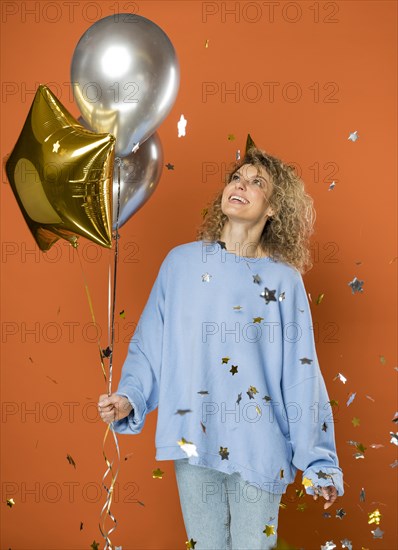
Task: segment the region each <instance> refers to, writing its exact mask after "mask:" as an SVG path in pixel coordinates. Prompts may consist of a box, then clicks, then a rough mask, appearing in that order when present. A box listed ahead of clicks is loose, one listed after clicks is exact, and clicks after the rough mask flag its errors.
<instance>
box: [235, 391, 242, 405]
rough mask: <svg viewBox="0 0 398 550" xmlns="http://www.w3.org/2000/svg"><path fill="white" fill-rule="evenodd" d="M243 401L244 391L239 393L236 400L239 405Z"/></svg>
mask: <svg viewBox="0 0 398 550" xmlns="http://www.w3.org/2000/svg"><path fill="white" fill-rule="evenodd" d="M241 401H242V393H239V394H238V399H237V400H236V403H237V405H239V403H240V402H241Z"/></svg>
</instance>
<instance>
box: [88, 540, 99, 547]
mask: <svg viewBox="0 0 398 550" xmlns="http://www.w3.org/2000/svg"><path fill="white" fill-rule="evenodd" d="M98 547H99V542H95V539H94V540H93V542H92V544H91V545H90V548H91V549H92V550H98Z"/></svg>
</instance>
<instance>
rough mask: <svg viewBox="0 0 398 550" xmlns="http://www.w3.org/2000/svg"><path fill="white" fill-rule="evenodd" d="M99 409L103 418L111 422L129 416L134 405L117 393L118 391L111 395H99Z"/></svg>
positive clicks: (108, 422)
mask: <svg viewBox="0 0 398 550" xmlns="http://www.w3.org/2000/svg"><path fill="white" fill-rule="evenodd" d="M98 410H99V414H100V417H101V418H102V420H103V421H104V422H106V423H107V424H110V423H111V422H114V421H115V420H121V419H122V418H125V417H126V416H128V415H129V414H130V413H131V411H132V410H133V407H132V406H131V404H130V402H129V400H128V399H127V398H126V397H123V396H121V395H116V393H112V394H111V395H107V394H106V393H105V394H103V395H100V396H99V400H98Z"/></svg>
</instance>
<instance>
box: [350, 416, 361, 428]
mask: <svg viewBox="0 0 398 550" xmlns="http://www.w3.org/2000/svg"><path fill="white" fill-rule="evenodd" d="M351 422H352V425H353V426H354V428H356V427H357V426H359V418H357V417H356V416H354V418H353V419H352V420H351Z"/></svg>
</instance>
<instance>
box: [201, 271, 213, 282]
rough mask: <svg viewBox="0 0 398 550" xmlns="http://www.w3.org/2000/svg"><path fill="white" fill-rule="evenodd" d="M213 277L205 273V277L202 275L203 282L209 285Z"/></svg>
mask: <svg viewBox="0 0 398 550" xmlns="http://www.w3.org/2000/svg"><path fill="white" fill-rule="evenodd" d="M211 277H212V276H211V275H210V273H203V275H202V281H203V282H204V283H209V282H210V279H211Z"/></svg>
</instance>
